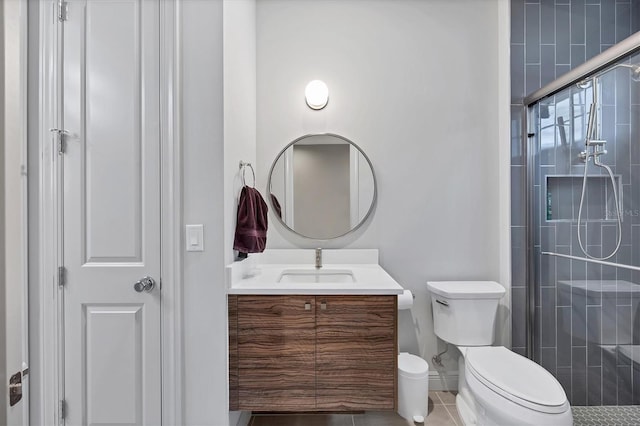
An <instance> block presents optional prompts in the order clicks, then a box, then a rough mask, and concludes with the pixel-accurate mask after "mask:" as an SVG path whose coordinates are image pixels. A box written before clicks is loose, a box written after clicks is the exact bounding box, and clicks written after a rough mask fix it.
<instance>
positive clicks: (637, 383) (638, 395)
mask: <svg viewBox="0 0 640 426" xmlns="http://www.w3.org/2000/svg"><path fill="white" fill-rule="evenodd" d="M631 374H632V377H633V404H634V405H640V368H638V365H637V364H636V365H635V366H634V368H633V369H632V372H631Z"/></svg>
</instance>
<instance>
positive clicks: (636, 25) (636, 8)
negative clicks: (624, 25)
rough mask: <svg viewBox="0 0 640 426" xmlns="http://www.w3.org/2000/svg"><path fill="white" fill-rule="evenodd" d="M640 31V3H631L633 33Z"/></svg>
mask: <svg viewBox="0 0 640 426" xmlns="http://www.w3.org/2000/svg"><path fill="white" fill-rule="evenodd" d="M637 31H640V2H637V1H633V2H631V32H632V33H635V32H637Z"/></svg>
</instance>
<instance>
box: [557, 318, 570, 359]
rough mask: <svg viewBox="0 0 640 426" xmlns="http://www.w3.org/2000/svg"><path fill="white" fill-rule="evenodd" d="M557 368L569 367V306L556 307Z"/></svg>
mask: <svg viewBox="0 0 640 426" xmlns="http://www.w3.org/2000/svg"><path fill="white" fill-rule="evenodd" d="M557 315H558V317H557V318H558V324H557V333H558V346H557V350H558V354H557V359H558V364H557V366H558V368H560V367H571V334H570V332H569V331H570V330H571V308H570V307H558V308H557Z"/></svg>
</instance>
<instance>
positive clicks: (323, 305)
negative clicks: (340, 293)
mask: <svg viewBox="0 0 640 426" xmlns="http://www.w3.org/2000/svg"><path fill="white" fill-rule="evenodd" d="M320 309H322V310H323V311H326V310H327V302H322V303H320Z"/></svg>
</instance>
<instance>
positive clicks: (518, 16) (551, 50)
mask: <svg viewBox="0 0 640 426" xmlns="http://www.w3.org/2000/svg"><path fill="white" fill-rule="evenodd" d="M511 5H512V22H511V25H512V27H511V80H512V87H511V97H512V98H511V99H512V106H511V110H512V121H511V123H512V124H511V134H512V144H511V151H512V159H511V176H512V258H513V263H512V265H513V266H512V268H513V270H512V289H513V294H512V314H513V337H512V344H513V348H514V350H515V351H517V352H520V353H524V351H525V344H526V342H525V312H526V305H525V299H526V262H527V259H526V229H525V225H526V223H525V200H526V196H525V194H526V188H525V177H526V175H525V167H524V166H525V162H526V158H525V149H524V141H523V140H522V137H521V135H522V128H521V126H522V116H523V113H524V106H523V105H522V99H523V97H524V96H525V95H526V94H528V93H531V92H532V91H534V90H536V89H537V88H539V87H542V86H544V85H545V84H547V83H549V82H550V81H552V80H554V79H555V78H557V77H559V76H561V75H562V74H564V73H566V72H568V71H569V70H570V69H572V68H574V67H575V66H577V65H580V64H581V63H583V62H585V61H586V60H588V59H590V58H591V57H593V56H595V55H597V54H598V53H600V52H602V51H604V50H606V49H607V48H609V47H611V46H612V45H613V44H615V43H617V42H619V41H621V40H622V39H624V38H626V37H628V36H629V35H631V34H632V33H633V32H635V31H637V30H638V29H640V1H620V0H618V1H616V0H579V1H578V0H564V1H563V0H555V1H554V0H538V1H529V0H527V1H524V0H513V1H512V2H511ZM610 80H611V81H610V82H606V81H605V83H604V84H605V87H603V92H604V93H607V94H609V95H610V97H609V98H606V97H603V99H602V101H603V104H604V106H603V111H602V114H603V116H605V115H607V114H608V115H612V114H613V116H614V119H613V121H611V123H615V124H612V125H611V126H610V127H609V128H603V137H604V138H607V135H608V137H610V138H611V140H613V138H614V137H616V138H618V139H620V138H622V139H624V136H626V140H627V141H628V139H629V132H630V131H631V130H632V127H634V126H635V125H636V124H634V123H633V121H631V120H630V117H632V116H637V114H636V115H634V114H629V111H627V112H626V114H622V111H621V110H618V111H616V108H615V106H614V105H615V100H616V98H617V100H618V103H620V101H623V100H624V97H625V96H627V97H629V93H630V90H631V88H630V87H629V84H630V83H628V81H629V80H628V79H626V80H624V79H621V78H620V79H618V78H611V79H610ZM625 81H626V82H625ZM607 85H608V86H607ZM625 85H626V86H625ZM589 96H590V95H589ZM567 99H568V98H567ZM584 99H585V97H584V96H583V103H584ZM579 103H580V102H579V100H577V101H576V102H574V104H576V105H579ZM636 103H637V102H636ZM638 108H640V107H639V106H637V105H635V104H634V105H633V106H632V107H631V111H636V112H637V111H638ZM542 112H543V114H544V115H545V116H546V115H547V114H550V113H549V110H548V108H547V107H543V111H542ZM551 112H552V113H553V114H552V115H553V118H554V119H555V120H557V115H558V114H557V113H556V109H555V108H554V109H553V111H551ZM574 113H575V114H578V113H579V111H574ZM563 114H565V117H563V119H564V118H566V116H567V113H564V112H563ZM550 117H551V114H550ZM624 117H627V119H626V120H625V118H624ZM555 124H557V121H556V122H554V123H553V125H555ZM575 124H576V126H575V129H572V130H575V131H576V132H579V129H581V128H582V126H580V125H579V122H578V121H576V123H575ZM556 130H557V129H556V128H553V136H552V138H553V139H551V140H552V142H551V146H550V147H548V146H545V147H546V148H547V149H543V150H542V151H541V152H540V156H539V158H538V159H539V160H540V161H541V167H542V166H544V167H546V169H544V170H545V171H546V172H547V173H548V174H552V175H553V174H574V173H575V172H576V170H578V169H577V168H576V170H572V169H571V166H570V164H571V163H570V160H569V158H570V157H571V158H573V157H572V156H574V155H575V154H577V153H575V152H571V151H573V150H575V149H579V148H575V149H573V150H570V151H569V152H568V153H565V152H563V151H562V149H564V148H562V147H557V146H556V144H558V143H560V142H559V138H560V133H559V131H556ZM565 130H567V132H568V129H565ZM607 132H608V134H607V135H605V134H604V133H607ZM565 136H567V135H566V134H565ZM568 136H569V137H570V138H575V139H576V140H578V139H580V137H581V135H579V134H578V133H576V134H569V135H568ZM545 143H548V142H545ZM619 145H621V144H619ZM626 146H627V147H629V150H627V151H625V150H623V149H611V148H612V147H611V148H610V154H608V156H607V159H606V160H605V161H606V162H607V163H609V164H615V165H616V167H617V169H616V170H615V172H616V173H618V174H620V175H622V176H623V181H622V182H621V183H622V184H623V188H625V191H626V192H628V191H629V190H630V189H631V186H630V184H631V181H630V180H629V179H630V178H629V176H631V175H633V176H638V177H639V179H640V166H635V164H634V161H635V160H629V159H630V158H632V156H631V154H634V151H632V150H631V148H630V147H633V145H628V142H627V145H626ZM623 152H627V153H629V155H627V156H626V159H627V161H626V162H625V161H623V160H624V159H625V154H623ZM612 154H613V155H612ZM563 160H564V163H563ZM561 164H566V165H567V166H566V167H565V168H564V169H563V168H562V166H561ZM577 167H579V166H577ZM636 169H637V173H631V174H630V173H628V171H629V170H630V171H632V172H633V171H634V170H636ZM540 170H541V171H542V170H543V169H542V168H541V169H540ZM579 172H581V170H579ZM578 174H579V173H578ZM537 178H538V179H539V182H543V181H545V182H546V179H543V178H542V174H538V175H537ZM625 179H626V181H625ZM625 184H626V185H627V186H626V187H624V185H625ZM552 185H553V182H552ZM559 186H560V187H559V188H556V189H557V190H556V191H555V192H556V194H555V197H556V199H555V201H556V204H555V206H556V207H557V214H566V215H569V217H570V218H573V217H575V215H576V214H577V213H576V212H574V211H573V210H571V211H570V213H569V212H568V211H566V210H567V209H564V210H565V211H563V206H564V205H563V204H562V203H560V202H559V197H560V193H562V192H563V191H564V192H565V193H567V192H572V194H573V193H575V192H578V196H579V191H574V190H573V188H574V187H575V186H574V185H573V184H567V183H566V182H565V183H562V184H559ZM592 186H594V189H593V194H591V193H590V194H588V195H590V196H591V198H592V201H593V199H594V198H596V197H599V196H601V197H602V199H604V200H606V199H607V196H606V194H603V195H600V194H599V192H598V189H597V187H598V184H595V185H592ZM600 186H601V187H602V185H600ZM563 187H564V188H563ZM537 188H538V189H537V192H536V193H535V196H536V197H537V199H538V200H541V198H540V197H542V196H543V195H544V194H542V193H541V191H544V190H543V189H540V188H544V185H541V186H538V187H537ZM601 190H602V191H605V189H604V188H601ZM627 195H629V196H627ZM630 195H631V194H626V193H625V196H626V198H625V208H627V207H631V210H632V211H633V208H632V207H633V206H628V204H627V202H628V200H631V199H632V198H634V197H631V196H630ZM574 198H575V197H573V196H572V197H570V198H568V203H567V204H566V207H568V208H571V207H572V206H577V202H576V201H575V199H574ZM635 198H636V199H637V198H638V197H635ZM562 199H563V200H564V199H566V197H564V196H563V197H562ZM553 201H554V200H552V203H553ZM541 205H543V206H544V204H541ZM546 213H547V212H546V210H543V211H538V212H537V216H538V218H539V219H538V220H540V218H544V217H545V215H546ZM632 219H633V218H632ZM634 220H635V219H633V220H628V221H625V226H631V223H632V222H633V223H635V222H634ZM637 222H638V224H640V221H637ZM612 226H613V228H612ZM589 227H590V232H589V235H598V238H599V239H597V238H595V239H593V238H592V239H591V240H590V241H589V242H588V244H590V249H593V250H596V251H601V250H604V251H607V250H608V249H611V248H612V247H610V244H611V239H612V238H613V239H615V222H603V223H597V222H593V223H590V224H589ZM594 228H598V230H599V231H600V232H597V231H593V229H594ZM541 230H542V232H540V233H536V234H537V238H536V240H537V241H536V244H537V245H538V246H540V245H542V246H544V247H547V246H548V247H550V249H555V251H558V252H563V250H564V251H565V252H567V253H573V254H577V253H576V252H572V250H574V249H575V248H576V247H575V244H574V242H573V241H572V236H575V235H576V232H575V230H576V226H575V223H574V224H573V225H572V224H571V221H570V220H569V221H565V222H557V223H553V225H551V226H543V227H542V228H541ZM633 230H634V231H633V232H635V233H637V237H640V229H638V230H636V229H635V228H633ZM592 231H593V232H592ZM612 231H613V232H612ZM625 235H626V237H625V238H626V239H625V240H624V241H623V245H624V246H623V248H622V250H621V251H620V254H619V255H618V259H617V260H615V259H614V261H619V262H622V261H623V260H625V259H626V260H627V261H626V262H624V263H635V264H640V259H638V260H637V261H635V262H632V260H633V259H630V257H631V256H632V255H633V253H632V251H631V250H630V240H631V237H633V235H632V232H631V229H628V230H627V232H625ZM634 240H636V241H637V240H638V238H635V239H634ZM545 250H547V248H545ZM595 254H598V253H597V252H596V253H595ZM539 263H542V264H539V265H536V268H537V276H538V277H539V279H540V280H541V284H546V285H543V286H541V287H540V291H539V292H538V298H537V299H538V300H537V306H539V307H540V306H542V307H541V308H538V309H539V310H538V312H537V313H538V315H537V318H539V319H540V318H543V319H544V323H543V322H542V321H540V322H539V323H538V324H537V333H536V334H537V336H538V339H537V341H536V345H535V347H536V348H537V350H536V353H535V354H534V356H535V358H536V360H537V361H538V362H541V363H542V364H543V365H544V366H545V367H547V368H548V369H549V370H550V371H552V372H553V373H554V374H556V375H557V377H558V378H559V379H560V381H561V383H563V385H564V386H565V389H566V390H567V394H568V395H569V397H570V399H571V400H572V403H573V404H576V405H580V404H586V403H589V404H594V405H597V404H617V403H620V404H622V403H629V402H630V401H629V398H630V395H631V394H629V393H628V392H625V388H624V386H619V385H620V383H618V381H619V380H620V379H619V378H618V377H623V378H625V377H626V378H629V380H628V383H632V380H631V376H632V375H633V374H634V373H633V372H632V368H631V366H630V365H624V364H622V365H621V364H620V363H619V362H618V360H617V359H616V360H615V362H608V361H607V360H608V358H610V356H609V354H607V353H606V351H605V352H603V350H596V349H594V348H589V347H588V346H587V345H586V344H585V339H582V340H581V339H580V337H581V334H580V331H579V330H581V329H582V328H585V329H586V326H585V327H581V325H580V324H579V323H578V321H574V322H575V329H576V333H574V334H573V341H572V340H570V339H563V338H562V337H563V336H562V335H561V334H562V332H563V331H564V327H566V325H567V324H566V321H565V322H564V323H562V320H563V319H564V318H569V319H572V318H585V321H590V322H593V321H601V318H602V315H603V310H604V305H603V303H604V304H607V303H613V302H611V301H605V302H601V304H600V305H593V304H588V303H586V301H585V304H584V305H585V306H584V308H585V309H584V312H583V313H582V315H575V314H580V313H579V312H574V309H576V308H575V306H577V305H576V304H575V303H574V304H573V305H572V304H571V303H569V302H568V301H567V298H566V297H564V296H566V294H564V293H563V292H560V291H559V290H558V288H557V285H556V283H557V281H558V280H559V279H560V278H565V279H573V280H576V279H579V278H583V279H585V278H586V277H587V276H589V277H590V278H591V277H592V274H597V277H598V278H600V277H601V276H602V278H603V279H604V278H607V277H614V275H616V274H619V275H621V276H620V277H618V276H615V277H614V279H615V278H618V279H622V278H623V277H624V276H625V274H626V273H625V272H622V271H621V270H616V269H610V268H601V267H598V268H593V267H591V266H589V267H587V266H586V264H584V263H577V262H574V264H571V262H564V261H557V260H551V259H550V258H548V257H544V258H542V260H541V262H539ZM567 273H568V274H569V276H567V277H564V276H563V274H567ZM626 275H628V274H626ZM594 276H595V275H594ZM628 278H629V280H630V281H632V280H634V278H638V277H633V276H630V277H628ZM634 282H640V280H638V279H635V281H634ZM579 297H580V296H579V295H578V296H577V297H576V298H575V300H574V301H579V300H580V298H579ZM583 298H584V297H583ZM569 300H571V297H569ZM620 300H621V302H620V303H626V304H627V305H624V304H623V305H618V304H616V305H615V308H614V310H616V311H619V312H620V313H621V314H622V315H623V316H622V317H621V318H628V319H629V321H631V319H632V315H631V309H632V307H631V306H629V305H630V301H626V302H625V301H623V298H620ZM540 301H542V303H540ZM616 303H618V302H617V301H616ZM618 306H620V307H618ZM625 313H628V314H629V315H628V316H627V317H624V314H625ZM556 314H557V320H556ZM616 318H617V317H616ZM585 325H586V324H585ZM541 330H546V331H545V332H544V333H541V332H540V331H541ZM584 334H585V333H582V335H584ZM556 341H557V342H558V343H559V346H557V345H556V343H555V342H556ZM552 343H553V344H552ZM634 343H640V342H634ZM615 372H617V373H621V375H619V374H613V373H615ZM627 373H628V374H627ZM635 374H638V373H635ZM613 380H615V381H616V383H611V382H612V381H613ZM622 381H623V382H624V379H622ZM623 384H624V383H623ZM636 403H637V401H636Z"/></svg>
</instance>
